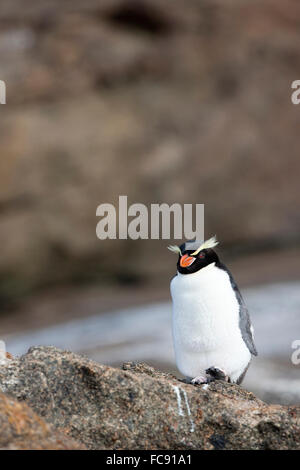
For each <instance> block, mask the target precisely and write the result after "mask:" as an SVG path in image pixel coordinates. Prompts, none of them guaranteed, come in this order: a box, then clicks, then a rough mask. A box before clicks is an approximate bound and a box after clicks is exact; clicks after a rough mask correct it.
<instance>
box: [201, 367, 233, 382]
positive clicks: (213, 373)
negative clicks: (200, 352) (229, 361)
mask: <svg viewBox="0 0 300 470" xmlns="http://www.w3.org/2000/svg"><path fill="white" fill-rule="evenodd" d="M205 373H206V374H208V375H209V376H210V377H211V378H212V380H224V381H225V382H230V379H229V376H228V375H227V374H226V372H225V371H224V370H222V369H219V368H218V367H209V369H206V371H205Z"/></svg>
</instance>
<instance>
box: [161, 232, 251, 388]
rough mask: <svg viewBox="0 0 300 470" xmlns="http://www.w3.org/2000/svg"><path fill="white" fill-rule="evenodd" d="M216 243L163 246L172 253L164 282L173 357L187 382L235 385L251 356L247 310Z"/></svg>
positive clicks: (212, 239) (212, 240)
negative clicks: (173, 267) (170, 273)
mask: <svg viewBox="0 0 300 470" xmlns="http://www.w3.org/2000/svg"><path fill="white" fill-rule="evenodd" d="M218 243H219V242H218V241H217V239H216V236H214V237H212V238H210V239H209V240H206V241H204V242H197V241H192V242H186V243H183V244H182V245H181V246H180V247H179V246H169V247H168V248H169V250H171V251H172V252H174V253H176V254H178V261H177V274H176V275H175V277H173V279H172V280H171V285H170V288H171V296H172V330H173V343H174V350H175V359H176V364H177V367H178V369H179V371H180V372H181V373H182V374H183V375H184V376H186V380H187V381H188V382H190V383H192V384H205V383H210V382H212V381H214V380H224V381H226V382H230V383H237V384H240V383H241V382H242V380H243V379H244V377H245V374H246V372H247V370H248V367H249V365H250V362H251V358H252V356H257V350H256V347H255V344H254V336H253V335H254V331H253V327H252V325H251V321H250V316H249V312H248V310H247V307H246V305H245V302H244V300H243V297H242V295H241V293H240V291H239V288H238V286H237V284H236V282H235V280H234V278H233V276H232V274H231V272H230V271H229V269H228V268H227V267H226V266H225V264H224V263H222V262H221V261H220V259H219V257H218V255H217V253H216V252H215V250H214V248H215V247H216V246H217V245H218Z"/></svg>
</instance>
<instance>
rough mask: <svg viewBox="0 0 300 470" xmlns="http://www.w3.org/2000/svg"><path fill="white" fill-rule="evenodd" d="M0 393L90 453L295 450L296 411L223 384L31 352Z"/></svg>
mask: <svg viewBox="0 0 300 470" xmlns="http://www.w3.org/2000/svg"><path fill="white" fill-rule="evenodd" d="M0 389H1V390H2V391H3V392H5V393H6V394H9V395H11V396H14V397H15V398H17V399H18V400H22V401H24V400H25V401H26V402H27V403H28V404H29V405H30V406H31V407H32V408H33V409H34V410H35V412H36V413H37V414H38V415H40V416H41V417H42V418H43V419H45V420H46V421H47V422H48V423H52V424H54V425H55V426H56V427H57V428H58V429H63V430H64V431H65V432H66V431H67V433H68V435H70V436H72V437H73V438H74V439H75V440H77V441H80V442H82V443H83V444H84V445H86V446H87V447H88V448H89V449H300V432H299V430H300V407H296V406H280V405H266V404H265V403H263V402H262V401H260V400H258V399H257V398H256V397H255V396H254V395H253V394H252V393H250V392H247V391H246V390H244V389H243V388H241V387H239V386H237V385H232V384H227V383H222V382H216V383H212V384H210V385H209V386H192V385H190V384H185V383H183V382H181V381H179V380H178V379H176V377H174V376H172V375H170V374H165V373H162V372H159V371H157V370H155V369H153V368H152V367H149V366H147V365H146V364H143V363H141V364H139V363H138V364H136V363H126V364H124V366H123V370H120V369H115V368H112V367H108V366H103V365H101V364H98V363H96V362H93V361H91V360H89V359H86V358H84V357H81V356H78V355H75V354H73V353H71V352H66V351H61V350H58V349H56V348H54V347H34V348H31V349H30V350H29V351H28V353H27V354H25V355H24V356H22V357H20V358H19V359H13V360H11V361H8V362H7V364H6V365H4V366H1V367H0Z"/></svg>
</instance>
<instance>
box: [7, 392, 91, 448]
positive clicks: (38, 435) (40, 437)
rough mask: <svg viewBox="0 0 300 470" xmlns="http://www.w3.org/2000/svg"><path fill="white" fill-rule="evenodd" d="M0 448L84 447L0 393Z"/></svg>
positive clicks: (22, 405)
mask: <svg viewBox="0 0 300 470" xmlns="http://www.w3.org/2000/svg"><path fill="white" fill-rule="evenodd" d="M0 448H1V449H2V450H3V449H5V450H79V449H84V448H85V446H84V445H83V444H78V443H76V442H75V441H74V440H73V439H72V438H70V437H68V436H67V435H65V434H64V433H62V432H59V431H57V430H56V429H55V428H54V426H52V425H50V424H47V423H46V422H45V421H44V420H43V419H42V418H40V417H39V416H38V415H37V414H36V413H34V412H33V411H32V409H31V408H30V407H29V406H28V405H26V403H20V402H18V401H17V400H15V399H13V398H12V397H8V396H6V395H5V394H4V393H0Z"/></svg>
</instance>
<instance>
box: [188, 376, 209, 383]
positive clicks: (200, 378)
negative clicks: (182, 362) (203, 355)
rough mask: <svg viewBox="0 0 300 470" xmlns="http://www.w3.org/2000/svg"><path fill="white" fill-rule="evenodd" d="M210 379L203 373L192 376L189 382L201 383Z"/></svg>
mask: <svg viewBox="0 0 300 470" xmlns="http://www.w3.org/2000/svg"><path fill="white" fill-rule="evenodd" d="M210 381H211V380H210V379H209V378H208V377H205V376H204V375H197V377H194V378H193V379H192V380H191V384H193V385H201V384H207V383H209V382H210Z"/></svg>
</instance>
